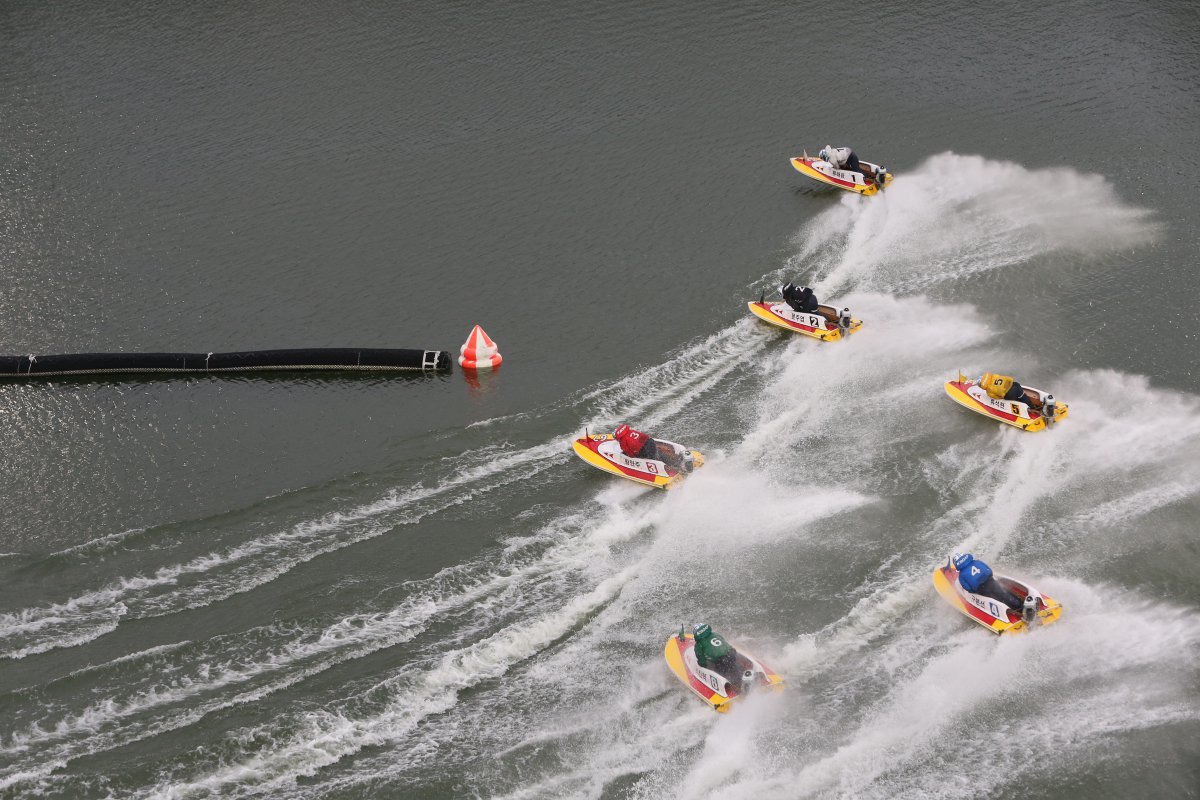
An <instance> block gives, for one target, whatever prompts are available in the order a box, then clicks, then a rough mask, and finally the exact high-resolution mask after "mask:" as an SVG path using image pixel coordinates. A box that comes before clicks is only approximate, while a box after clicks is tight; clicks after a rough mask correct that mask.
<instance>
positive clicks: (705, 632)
mask: <svg viewBox="0 0 1200 800" xmlns="http://www.w3.org/2000/svg"><path fill="white" fill-rule="evenodd" d="M692 636H695V637H696V638H697V639H703V638H704V637H706V636H712V626H711V625H709V624H708V623H707V622H697V623H696V624H695V625H693V626H692Z"/></svg>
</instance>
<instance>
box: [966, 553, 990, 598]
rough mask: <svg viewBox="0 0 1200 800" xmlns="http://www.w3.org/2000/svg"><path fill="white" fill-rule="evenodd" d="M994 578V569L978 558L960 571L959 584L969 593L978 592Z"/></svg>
mask: <svg viewBox="0 0 1200 800" xmlns="http://www.w3.org/2000/svg"><path fill="white" fill-rule="evenodd" d="M990 577H992V568H991V567H989V566H988V565H987V564H985V563H983V562H982V561H980V560H979V559H977V558H973V559H971V560H970V561H968V562H967V563H966V564H963V566H962V568H961V569H960V570H959V571H958V583H959V585H960V586H962V587H963V588H964V589H966V590H967V591H968V592H977V591H979V587H980V586H983V584H985V583H987V580H988V578H990Z"/></svg>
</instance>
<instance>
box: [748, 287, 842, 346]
mask: <svg viewBox="0 0 1200 800" xmlns="http://www.w3.org/2000/svg"><path fill="white" fill-rule="evenodd" d="M746 305H748V306H749V307H750V313H751V314H753V315H754V316H756V317H758V318H759V319H761V320H762V321H763V322H769V323H770V324H772V325H775V326H777V327H780V328H784V329H786V330H789V331H795V332H796V333H802V334H804V335H805V336H811V337H813V338H814V339H820V340H821V341H823V342H836V341H838V340H839V339H844V338H846V337H847V336H849V335H850V334H852V333H857V332H858V329H859V328H861V327H862V320H861V319H857V318H854V317H851V316H850V309H848V308H843V309H842V310H841V311H840V312H839V311H838V310H837V309H836V308H834V307H833V306H824V305H819V306H817V312H816V313H815V314H807V313H805V312H803V311H796V310H795V309H794V308H792V307H791V306H790V305H788V304H787V303H786V302H784V301H783V300H780V301H779V302H777V303H774V302H773V303H768V302H766V297H765V295H764V296H763V297H760V298H759V299H758V302H757V303H755V302H750V303H747V304H746Z"/></svg>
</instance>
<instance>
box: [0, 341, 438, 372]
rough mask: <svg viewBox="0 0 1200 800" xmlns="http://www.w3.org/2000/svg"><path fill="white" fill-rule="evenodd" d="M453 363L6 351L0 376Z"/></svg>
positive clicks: (289, 353)
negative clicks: (22, 353)
mask: <svg viewBox="0 0 1200 800" xmlns="http://www.w3.org/2000/svg"><path fill="white" fill-rule="evenodd" d="M450 367H451V361H450V354H449V353H447V352H446V351H445V350H410V349H399V348H373V349H372V348H366V349H362V348H348V347H326V348H315V349H302V350H247V351H244V352H238V353H75V354H71V355H41V356H39V355H28V356H0V378H50V377H56V376H60V375H139V374H171V373H177V374H201V375H207V374H214V373H224V372H270V371H281V370H286V371H297V370H303V371H307V372H313V371H326V372H342V371H361V372H389V371H394V370H417V371H422V372H428V371H438V372H443V371H446V370H449V369H450Z"/></svg>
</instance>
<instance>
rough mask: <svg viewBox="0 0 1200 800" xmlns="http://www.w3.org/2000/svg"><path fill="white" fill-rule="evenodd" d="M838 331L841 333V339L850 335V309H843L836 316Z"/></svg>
mask: <svg viewBox="0 0 1200 800" xmlns="http://www.w3.org/2000/svg"><path fill="white" fill-rule="evenodd" d="M838 330H839V331H841V332H842V338H843V339H845V338H846V337H847V336H849V335H850V309H848V308H843V309H842V313H841V314H839V315H838Z"/></svg>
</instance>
